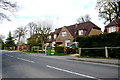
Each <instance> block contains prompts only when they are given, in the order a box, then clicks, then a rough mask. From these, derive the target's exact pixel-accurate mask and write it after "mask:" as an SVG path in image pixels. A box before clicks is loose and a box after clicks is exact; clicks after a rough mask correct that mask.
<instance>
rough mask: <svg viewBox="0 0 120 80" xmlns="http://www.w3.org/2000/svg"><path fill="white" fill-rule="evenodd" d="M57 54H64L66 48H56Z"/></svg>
mask: <svg viewBox="0 0 120 80" xmlns="http://www.w3.org/2000/svg"><path fill="white" fill-rule="evenodd" d="M54 50H55V53H64V47H55V48H54Z"/></svg>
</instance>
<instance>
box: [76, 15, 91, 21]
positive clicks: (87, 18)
mask: <svg viewBox="0 0 120 80" xmlns="http://www.w3.org/2000/svg"><path fill="white" fill-rule="evenodd" d="M90 20H91V18H90V16H89V14H86V15H85V16H80V17H79V18H77V22H78V23H83V22H88V21H90Z"/></svg>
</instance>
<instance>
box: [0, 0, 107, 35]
mask: <svg viewBox="0 0 120 80" xmlns="http://www.w3.org/2000/svg"><path fill="white" fill-rule="evenodd" d="M11 1H14V2H17V4H18V5H19V6H20V8H19V10H18V11H17V12H15V13H14V16H13V15H12V16H11V19H12V21H6V20H5V21H3V22H2V23H0V34H2V35H4V36H5V37H7V36H8V33H9V31H12V32H13V31H14V30H15V29H16V28H17V27H20V26H26V25H27V24H28V23H29V22H32V21H39V20H43V19H47V20H50V21H51V22H52V24H53V28H52V30H54V29H55V28H60V27H63V26H69V25H73V24H76V23H77V21H76V19H77V18H78V17H80V16H83V15H85V14H89V15H90V17H91V21H92V22H93V23H94V24H96V25H97V26H98V27H100V28H101V29H102V31H103V30H104V26H105V25H104V24H103V21H101V20H99V19H100V18H99V17H98V14H99V13H98V11H97V10H96V9H95V6H96V2H97V0H11Z"/></svg>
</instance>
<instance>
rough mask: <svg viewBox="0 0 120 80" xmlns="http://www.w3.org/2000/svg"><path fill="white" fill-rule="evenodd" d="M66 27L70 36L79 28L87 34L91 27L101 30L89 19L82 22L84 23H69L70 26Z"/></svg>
mask: <svg viewBox="0 0 120 80" xmlns="http://www.w3.org/2000/svg"><path fill="white" fill-rule="evenodd" d="M66 28H67V29H68V30H69V32H70V33H71V35H72V36H74V35H75V32H76V31H78V30H80V29H81V30H86V34H85V35H88V34H89V32H90V30H91V29H92V28H94V29H99V30H101V28H99V27H98V26H97V25H95V24H94V23H92V22H91V21H88V22H84V23H79V24H74V25H71V26H66Z"/></svg>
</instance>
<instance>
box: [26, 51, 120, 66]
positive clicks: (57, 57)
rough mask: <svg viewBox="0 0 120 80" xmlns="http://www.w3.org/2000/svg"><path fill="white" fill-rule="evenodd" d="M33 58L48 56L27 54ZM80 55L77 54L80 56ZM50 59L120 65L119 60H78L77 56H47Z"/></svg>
mask: <svg viewBox="0 0 120 80" xmlns="http://www.w3.org/2000/svg"><path fill="white" fill-rule="evenodd" d="M26 54H29V55H33V56H46V55H45V54H35V53H26ZM78 55H79V54H77V56H78ZM46 57H49V58H56V59H64V60H75V61H85V62H93V63H102V64H111V65H120V60H117V59H102V58H80V57H79V58H78V57H76V54H75V55H71V56H46Z"/></svg>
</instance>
